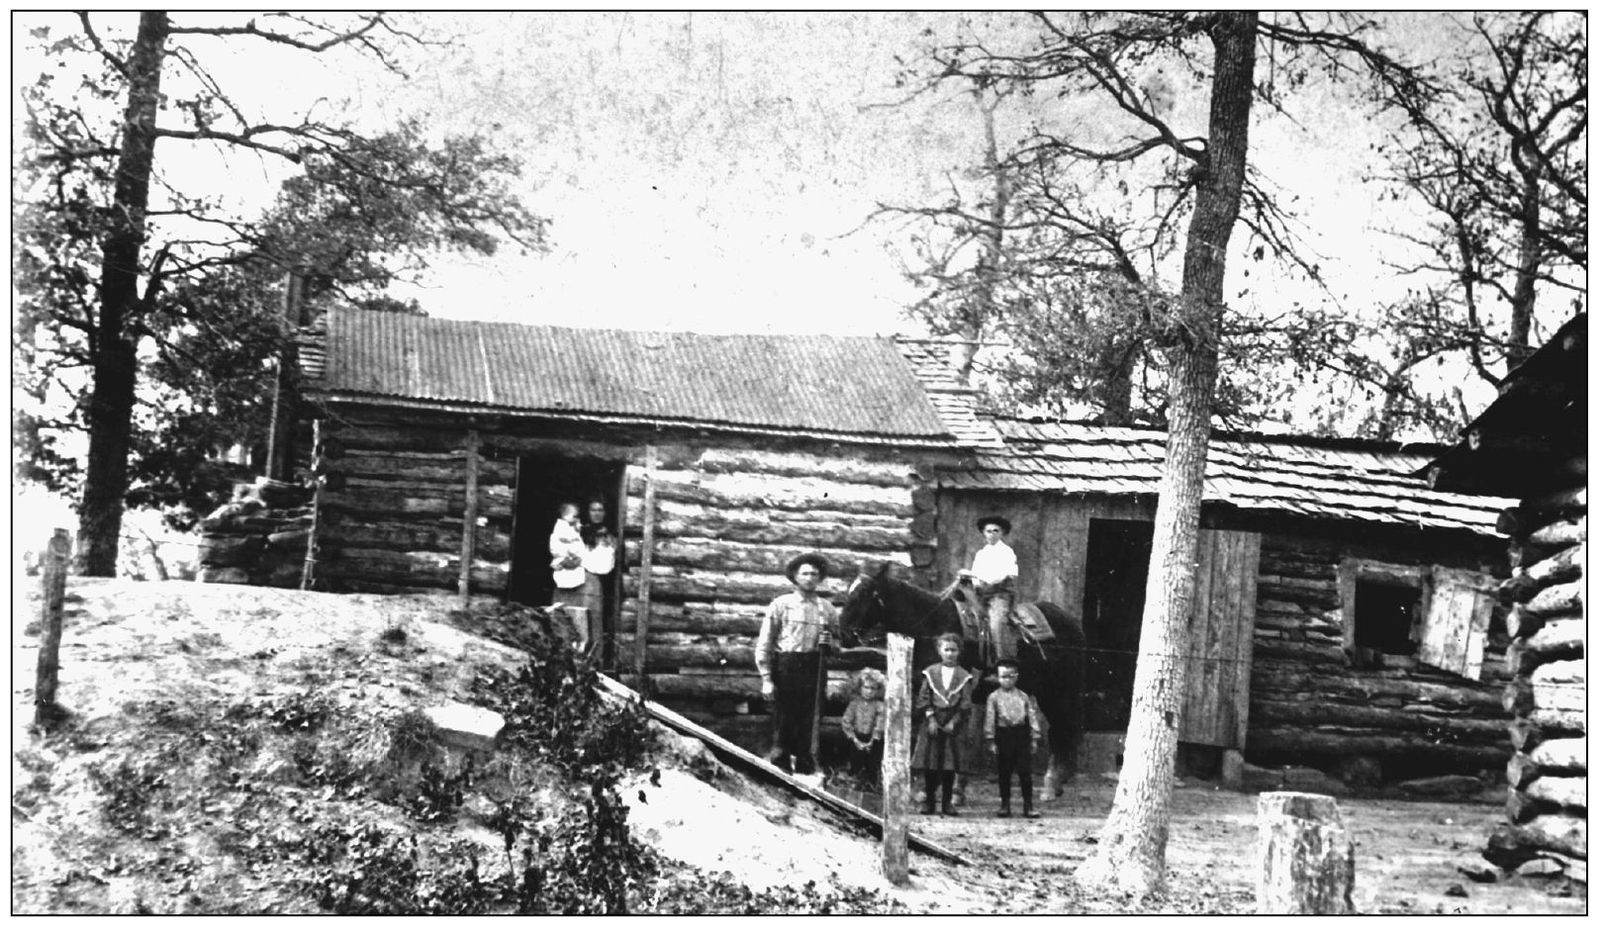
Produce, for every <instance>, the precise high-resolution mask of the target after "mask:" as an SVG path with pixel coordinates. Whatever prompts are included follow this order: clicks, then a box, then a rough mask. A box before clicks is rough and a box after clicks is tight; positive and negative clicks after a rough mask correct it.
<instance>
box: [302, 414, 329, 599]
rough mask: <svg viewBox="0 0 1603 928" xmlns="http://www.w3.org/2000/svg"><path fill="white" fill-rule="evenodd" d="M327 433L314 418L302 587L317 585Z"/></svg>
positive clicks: (325, 480)
mask: <svg viewBox="0 0 1603 928" xmlns="http://www.w3.org/2000/svg"><path fill="white" fill-rule="evenodd" d="M326 438H327V435H326V434H325V428H324V425H323V420H322V419H313V420H312V524H311V525H309V526H307V531H306V557H305V559H304V560H302V561H301V589H303V590H311V589H315V588H316V586H317V561H318V557H319V555H320V554H321V551H320V548H321V546H322V542H321V541H320V540H319V533H320V532H321V530H322V527H323V526H322V523H323V488H324V487H325V486H327V485H328V474H327V473H326V471H327V469H328V465H327V462H326V461H324V459H323V456H324V455H325V454H326V453H327V452H328V446H327V443H326V441H325V439H326Z"/></svg>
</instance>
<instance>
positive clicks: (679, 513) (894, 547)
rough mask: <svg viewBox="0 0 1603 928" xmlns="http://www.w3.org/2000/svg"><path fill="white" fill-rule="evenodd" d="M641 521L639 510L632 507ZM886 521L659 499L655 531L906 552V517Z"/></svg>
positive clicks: (908, 535)
mask: <svg viewBox="0 0 1603 928" xmlns="http://www.w3.org/2000/svg"><path fill="white" fill-rule="evenodd" d="M630 519H631V520H632V523H633V524H636V525H638V524H640V523H641V521H642V519H641V511H640V508H639V507H635V508H634V509H632V510H631V511H630ZM884 521H885V522H886V523H888V524H884V525H862V524H858V523H857V522H856V521H854V518H853V517H852V516H849V515H846V514H844V513H843V514H842V516H841V519H839V520H828V519H817V520H808V521H800V520H777V519H774V518H773V514H772V513H769V512H757V511H753V510H728V509H714V508H710V507H706V506H696V505H687V504H681V503H673V502H662V503H658V506H657V519H656V528H655V531H656V534H657V536H658V537H663V538H702V539H718V540H723V541H733V542H738V543H742V544H780V545H793V546H797V547H805V548H809V549H811V548H849V549H852V550H854V551H859V552H866V553H871V554H875V555H879V556H883V555H884V554H885V553H893V552H898V551H906V550H907V548H908V546H909V545H911V544H912V543H913V542H914V538H913V533H912V531H911V530H910V528H909V524H908V522H906V521H905V520H900V519H895V518H889V519H886V520H884Z"/></svg>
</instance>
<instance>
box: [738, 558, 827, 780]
mask: <svg viewBox="0 0 1603 928" xmlns="http://www.w3.org/2000/svg"><path fill="white" fill-rule="evenodd" d="M828 574H829V562H828V561H826V560H824V558H823V556H822V555H819V554H803V555H799V556H797V557H795V558H792V559H791V561H790V563H789V564H787V565H785V577H786V578H787V579H789V580H790V582H791V583H792V584H793V585H794V586H795V587H796V589H794V590H792V591H791V592H789V593H786V594H784V595H783V596H780V597H778V598H776V599H775V600H774V601H773V602H771V603H769V604H768V612H767V613H766V614H765V615H764V616H763V624H762V630H761V631H759V632H758V633H757V672H758V673H760V674H762V678H763V698H764V699H767V700H770V708H771V711H772V713H773V716H774V746H773V749H772V750H770V751H769V752H768V760H769V761H770V762H772V763H773V764H775V765H777V766H779V767H780V768H781V769H784V768H785V767H786V766H787V762H789V761H791V760H793V761H794V767H793V768H792V769H793V770H794V771H795V772H796V773H797V774H810V773H813V772H814V771H815V770H816V769H817V768H816V765H815V763H814V758H813V727H814V726H815V725H817V724H818V703H819V696H820V692H819V689H820V687H822V686H823V680H824V673H823V667H824V649H825V648H827V647H828V646H829V645H830V642H831V641H832V640H833V636H834V635H835V634H837V633H838V631H839V629H838V628H837V625H838V621H839V617H838V615H837V613H836V611H835V607H834V606H833V605H832V604H831V603H830V602H829V600H827V599H825V598H823V597H822V596H819V595H818V584H819V582H820V581H822V580H823V579H824V577H825V576H827V575H828Z"/></svg>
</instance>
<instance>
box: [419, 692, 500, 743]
mask: <svg viewBox="0 0 1603 928" xmlns="http://www.w3.org/2000/svg"><path fill="white" fill-rule="evenodd" d="M423 714H425V715H427V716H428V717H429V721H431V722H433V723H434V727H435V730H436V731H437V733H438V738H439V740H440V743H442V744H445V745H447V746H450V747H454V748H460V749H462V750H464V751H481V752H484V753H486V754H488V753H493V752H494V751H495V739H496V736H497V735H499V734H501V729H502V728H504V727H505V726H506V720H505V719H503V718H502V717H501V715H500V714H499V713H497V712H492V711H490V710H489V709H484V708H480V707H479V706H470V705H467V704H465V703H460V702H452V703H446V704H445V705H443V706H433V707H430V708H428V709H424V710H423Z"/></svg>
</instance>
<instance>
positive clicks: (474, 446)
mask: <svg viewBox="0 0 1603 928" xmlns="http://www.w3.org/2000/svg"><path fill="white" fill-rule="evenodd" d="M462 454H463V463H464V464H465V465H466V466H467V497H466V502H465V503H464V505H463V506H462V576H461V578H460V579H458V580H457V590H458V592H459V593H460V594H461V596H462V608H464V609H466V608H467V605H468V596H469V594H471V593H472V592H473V542H474V538H475V536H476V535H477V534H478V533H477V531H476V530H477V527H478V522H479V430H478V429H468V438H467V443H466V445H464V447H463V450H462Z"/></svg>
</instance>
